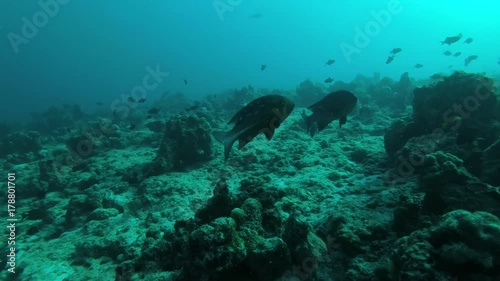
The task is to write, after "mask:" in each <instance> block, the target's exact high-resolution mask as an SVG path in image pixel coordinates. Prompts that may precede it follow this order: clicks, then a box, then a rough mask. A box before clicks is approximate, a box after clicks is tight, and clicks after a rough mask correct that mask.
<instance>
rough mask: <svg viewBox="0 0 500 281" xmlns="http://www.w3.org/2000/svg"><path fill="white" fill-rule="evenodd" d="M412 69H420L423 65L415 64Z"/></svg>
mask: <svg viewBox="0 0 500 281" xmlns="http://www.w3.org/2000/svg"><path fill="white" fill-rule="evenodd" d="M414 67H415V68H422V67H423V65H421V64H420V63H417V64H415V66H414Z"/></svg>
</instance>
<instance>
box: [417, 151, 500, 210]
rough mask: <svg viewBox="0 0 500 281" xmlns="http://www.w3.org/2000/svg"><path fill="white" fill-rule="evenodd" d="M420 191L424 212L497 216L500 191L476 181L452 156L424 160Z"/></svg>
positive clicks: (446, 154) (437, 155)
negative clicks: (422, 197)
mask: <svg viewBox="0 0 500 281" xmlns="http://www.w3.org/2000/svg"><path fill="white" fill-rule="evenodd" d="M419 188H420V189H421V190H422V191H424V192H425V197H424V200H423V211H424V212H426V213H431V214H443V213H446V212H449V211H451V210H455V209H464V210H468V211H484V212H490V213H493V214H495V215H497V216H499V217H500V192H499V190H498V188H496V187H492V186H490V185H488V184H486V183H483V182H481V181H479V180H478V179H477V178H476V177H474V176H472V175H471V174H470V173H469V172H468V171H467V170H466V169H465V168H464V167H463V161H462V160H461V159H459V158H457V157H456V156H453V155H452V154H448V153H443V152H436V153H432V154H431V155H428V156H426V157H425V160H424V164H423V165H422V173H421V174H420V177H419Z"/></svg>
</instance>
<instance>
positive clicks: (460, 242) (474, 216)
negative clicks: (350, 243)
mask: <svg viewBox="0 0 500 281" xmlns="http://www.w3.org/2000/svg"><path fill="white" fill-rule="evenodd" d="M498 237H500V219H499V218H498V217H496V216H494V215H492V214H489V213H486V212H474V213H471V212H468V211H465V210H455V211H452V212H449V213H447V214H445V215H444V216H443V217H442V218H441V220H440V222H439V223H438V224H437V225H435V226H432V227H430V228H427V229H423V230H420V231H416V232H414V233H412V234H411V235H410V236H405V237H403V238H401V239H399V240H398V241H397V242H396V245H395V250H394V252H393V254H392V257H391V260H392V262H394V266H395V271H397V273H398V274H397V275H398V276H399V277H400V278H401V279H400V280H417V281H420V280H422V281H424V280H457V279H458V280H490V281H493V280H498V279H497V278H498V276H499V274H500V266H499V265H500V258H499V257H500V240H499V239H498ZM453 278H456V279H453Z"/></svg>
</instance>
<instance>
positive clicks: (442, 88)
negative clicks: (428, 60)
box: [384, 72, 500, 183]
mask: <svg viewBox="0 0 500 281" xmlns="http://www.w3.org/2000/svg"><path fill="white" fill-rule="evenodd" d="M497 99H498V97H497V95H496V94H495V89H494V87H493V80H492V79H490V78H487V77H484V76H482V75H479V74H466V73H463V72H455V73H454V74H452V75H451V76H449V77H444V78H443V80H442V81H440V82H437V83H436V84H431V85H429V86H424V87H420V88H416V89H415V91H414V99H413V115H412V116H408V117H404V118H401V119H400V120H398V121H396V122H395V123H393V125H392V126H391V127H390V128H389V129H388V130H387V131H386V133H385V135H384V145H385V149H386V152H387V154H388V155H389V156H390V157H392V158H393V159H395V160H396V165H397V166H398V169H399V171H398V172H397V173H398V174H399V175H400V176H401V174H402V172H401V169H400V167H402V166H408V163H410V164H409V166H411V169H412V170H415V169H416V168H418V167H416V166H419V165H421V163H420V164H415V163H417V162H421V161H420V160H419V158H422V156H423V155H425V154H428V153H432V152H435V151H437V150H443V151H446V152H448V153H452V154H454V155H455V156H457V157H459V158H461V159H462V160H463V161H464V162H465V164H464V166H466V167H467V168H468V169H469V170H470V172H472V173H474V175H475V176H480V175H481V173H483V172H482V170H483V169H486V170H487V171H486V172H485V173H486V174H491V172H488V170H490V171H491V169H490V168H489V165H491V166H494V167H498V166H496V165H498V163H496V162H495V161H492V160H484V159H483V158H485V159H490V158H488V157H489V156H488V155H490V154H491V153H484V152H483V153H481V151H485V150H486V149H487V148H488V147H490V146H491V145H492V144H493V143H494V142H495V141H496V140H497V139H498V136H500V126H499V123H498V121H499V120H498V119H496V118H498V114H497V113H496V108H497ZM412 140H413V141H412ZM490 149H491V148H490ZM490 151H491V150H490ZM485 161H486V162H488V163H489V164H483V166H482V167H481V165H480V163H481V162H483V163H484V162H485ZM410 173H411V174H413V172H410ZM484 177H489V176H484ZM493 182H494V181H492V182H491V183H493Z"/></svg>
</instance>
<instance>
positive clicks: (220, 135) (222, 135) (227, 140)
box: [212, 131, 235, 162]
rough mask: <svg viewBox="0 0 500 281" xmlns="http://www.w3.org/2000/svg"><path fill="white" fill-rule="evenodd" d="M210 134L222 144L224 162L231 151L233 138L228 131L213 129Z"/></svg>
mask: <svg viewBox="0 0 500 281" xmlns="http://www.w3.org/2000/svg"><path fill="white" fill-rule="evenodd" d="M212 135H213V136H214V138H215V139H216V140H217V141H218V142H220V143H221V144H223V145H224V162H226V161H227V158H229V152H230V151H231V147H232V146H233V144H234V141H235V140H234V139H233V138H232V137H231V134H230V133H228V132H219V131H215V132H213V133H212Z"/></svg>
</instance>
